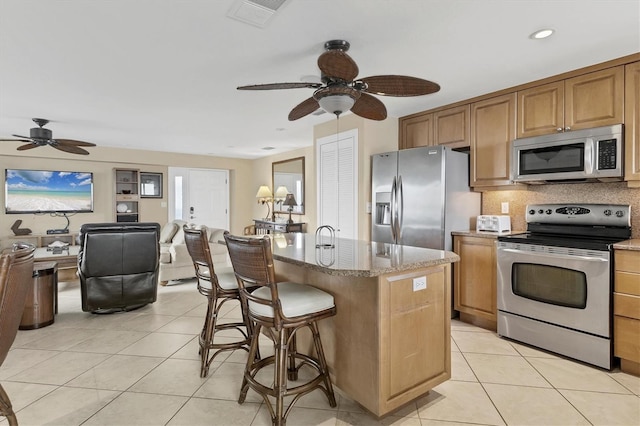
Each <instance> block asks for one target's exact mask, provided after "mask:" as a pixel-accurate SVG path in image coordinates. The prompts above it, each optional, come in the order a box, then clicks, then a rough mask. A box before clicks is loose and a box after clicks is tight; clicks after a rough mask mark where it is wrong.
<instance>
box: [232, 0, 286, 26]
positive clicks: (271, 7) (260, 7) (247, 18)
mask: <svg viewBox="0 0 640 426" xmlns="http://www.w3.org/2000/svg"><path fill="white" fill-rule="evenodd" d="M288 1H289V0H236V1H235V2H234V3H233V5H232V6H231V9H229V12H228V13H227V16H228V17H230V18H233V19H236V20H238V21H241V22H245V23H247V24H251V25H254V26H256V27H259V28H264V27H266V26H267V24H268V23H269V22H271V19H273V17H274V16H275V15H276V12H278V11H279V10H280V9H282V7H283V6H284V5H285V4H286V3H287V2H288Z"/></svg>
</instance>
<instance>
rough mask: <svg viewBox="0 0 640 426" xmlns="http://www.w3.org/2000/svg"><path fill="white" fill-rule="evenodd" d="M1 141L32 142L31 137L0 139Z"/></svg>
mask: <svg viewBox="0 0 640 426" xmlns="http://www.w3.org/2000/svg"><path fill="white" fill-rule="evenodd" d="M0 142H31V139H0Z"/></svg>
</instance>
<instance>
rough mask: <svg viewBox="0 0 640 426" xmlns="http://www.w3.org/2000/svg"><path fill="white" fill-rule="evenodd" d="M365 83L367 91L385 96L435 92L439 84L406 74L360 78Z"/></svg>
mask: <svg viewBox="0 0 640 426" xmlns="http://www.w3.org/2000/svg"><path fill="white" fill-rule="evenodd" d="M360 81H362V82H363V83H366V85H367V88H366V90H365V91H366V92H367V93H374V94H376V95H385V96H420V95H428V94H430V93H435V92H437V91H439V90H440V85H438V84H436V83H434V82H432V81H428V80H423V79H421V78H417V77H409V76H406V75H376V76H373V77H366V78H363V79H360Z"/></svg>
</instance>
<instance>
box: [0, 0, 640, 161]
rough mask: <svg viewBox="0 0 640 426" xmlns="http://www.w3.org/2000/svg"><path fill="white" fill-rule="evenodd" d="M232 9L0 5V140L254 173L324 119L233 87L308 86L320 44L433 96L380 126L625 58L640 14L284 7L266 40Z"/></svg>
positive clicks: (635, 3) (582, 2)
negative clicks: (134, 153)
mask: <svg viewBox="0 0 640 426" xmlns="http://www.w3.org/2000/svg"><path fill="white" fill-rule="evenodd" d="M235 1H236V0H92V1H86V0H64V1H61V0H0V137H2V138H6V137H10V136H11V135H12V134H19V135H28V134H29V128H31V127H34V126H35V125H34V123H33V122H31V118H32V117H42V118H47V119H50V120H51V121H52V122H51V123H50V124H49V125H48V128H50V129H51V130H52V131H53V135H54V137H56V136H57V137H59V138H67V139H80V140H85V141H90V142H94V143H96V144H98V145H100V146H105V147H125V148H138V149H145V150H159V151H170V152H186V153H202V154H210V155H216V156H224V157H237V158H258V157H262V156H266V155H272V154H274V153H279V152H285V151H290V150H293V149H296V148H299V147H303V146H309V145H311V144H312V143H313V141H312V129H313V126H314V125H315V124H317V123H320V122H325V121H327V120H331V119H332V118H331V116H329V115H328V114H323V115H320V116H312V115H310V116H307V117H304V118H302V119H300V120H298V121H295V122H289V121H288V120H287V115H288V113H289V111H290V110H291V109H292V108H293V107H294V106H296V105H297V104H298V103H300V102H301V101H303V100H304V99H306V98H308V97H310V96H311V94H312V90H311V89H294V90H273V91H260V92H258V91H238V90H236V87H237V86H240V85H247V84H258V83H276V82H278V83H279V82H296V81H301V80H302V79H303V78H304V77H305V76H309V75H311V76H319V70H318V68H317V65H316V60H317V57H318V56H319V55H320V54H321V53H322V51H323V45H324V42H325V41H327V40H331V39H346V40H348V41H349V42H350V43H351V49H350V51H349V54H350V55H351V57H352V58H353V59H354V60H355V61H356V63H357V64H358V66H359V68H360V75H359V77H367V76H371V75H379V74H403V75H411V76H415V77H420V78H424V79H427V80H431V81H434V82H436V83H438V84H440V86H441V87H442V89H441V91H440V92H438V93H436V94H433V95H428V96H420V97H415V98H391V97H380V99H381V100H382V101H383V102H384V104H385V105H386V106H387V109H388V112H389V116H390V117H400V116H403V115H407V114H411V113H414V112H418V111H421V110H425V109H429V108H432V107H436V106H440V105H444V104H448V103H452V102H455V101H459V100H463V99H467V98H470V97H473V96H476V95H481V94H484V93H488V92H492V91H495V90H499V89H503V88H507V87H510V86H514V85H517V84H521V83H525V82H528V81H532V80H537V79H540V78H544V77H548V76H551V75H554V74H558V73H562V72H565V71H569V70H572V69H576V68H581V67H584V66H587V65H591V64H595V63H599V62H603V61H606V60H610V59H614V58H617V57H621V56H625V55H628V54H632V53H636V52H639V51H640V0H553V1H552V0H537V1H533V0H531V1H530V0H289V1H288V2H287V3H285V5H284V6H283V7H282V8H281V9H280V10H279V12H278V13H277V14H276V15H275V16H274V17H273V19H272V20H271V21H270V22H269V23H268V24H267V26H266V27H265V28H258V27H255V26H252V25H249V24H246V23H243V22H240V21H238V20H235V19H231V18H229V17H227V12H228V11H229V10H230V9H231V7H232V6H233V5H234V3H235ZM545 27H551V28H554V29H555V30H556V33H555V35H553V36H552V37H551V38H550V39H546V40H542V41H534V40H531V39H529V38H528V36H529V34H531V33H532V32H533V31H535V30H537V29H540V28H545ZM391 119H392V118H391ZM3 143H5V144H8V143H15V144H16V146H18V145H19V143H18V142H3ZM266 146H271V147H274V148H275V149H274V150H271V151H266V150H263V149H262V148H263V147H266ZM39 149H42V150H44V149H51V148H49V147H46V148H39ZM89 150H90V148H89ZM69 155H71V154H69Z"/></svg>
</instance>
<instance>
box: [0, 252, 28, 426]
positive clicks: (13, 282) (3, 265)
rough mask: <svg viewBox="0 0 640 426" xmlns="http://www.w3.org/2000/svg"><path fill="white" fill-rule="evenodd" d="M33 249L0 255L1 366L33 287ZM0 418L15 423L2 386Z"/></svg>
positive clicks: (7, 397)
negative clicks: (29, 291)
mask: <svg viewBox="0 0 640 426" xmlns="http://www.w3.org/2000/svg"><path fill="white" fill-rule="evenodd" d="M34 250H35V247H34V246H33V245H31V244H23V243H16V244H15V245H14V248H13V251H5V252H3V253H2V255H0V365H2V363H3V362H4V360H5V358H6V357H7V353H9V349H10V348H11V345H12V344H13V341H14V340H15V338H16V334H17V333H18V326H19V325H20V320H21V319H22V312H23V311H24V304H25V300H26V297H27V292H28V290H29V288H30V286H32V281H31V280H32V279H33V252H34ZM0 415H2V416H5V417H6V418H7V420H8V422H9V425H11V426H14V425H17V424H18V420H17V419H16V414H15V413H14V412H13V408H12V406H11V400H10V399H9V396H8V395H7V393H6V392H5V390H4V388H3V387H2V385H0Z"/></svg>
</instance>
